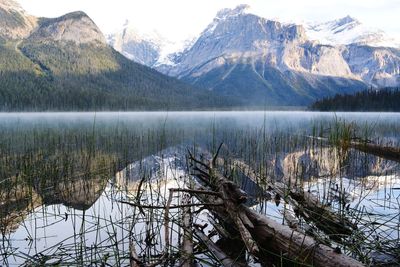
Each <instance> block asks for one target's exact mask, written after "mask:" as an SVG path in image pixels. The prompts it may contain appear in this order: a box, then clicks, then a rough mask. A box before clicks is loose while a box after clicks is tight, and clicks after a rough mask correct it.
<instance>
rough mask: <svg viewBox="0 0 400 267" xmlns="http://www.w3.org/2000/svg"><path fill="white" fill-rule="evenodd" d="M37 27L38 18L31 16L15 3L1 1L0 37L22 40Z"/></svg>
mask: <svg viewBox="0 0 400 267" xmlns="http://www.w3.org/2000/svg"><path fill="white" fill-rule="evenodd" d="M34 27H36V18H34V17H33V16H29V15H27V14H26V13H25V10H24V9H23V8H22V7H21V6H20V5H19V4H18V3H17V2H15V1H12V0H0V37H5V38H7V39H21V38H25V37H26V36H28V35H29V34H30V32H31V31H32V29H33V28H34Z"/></svg>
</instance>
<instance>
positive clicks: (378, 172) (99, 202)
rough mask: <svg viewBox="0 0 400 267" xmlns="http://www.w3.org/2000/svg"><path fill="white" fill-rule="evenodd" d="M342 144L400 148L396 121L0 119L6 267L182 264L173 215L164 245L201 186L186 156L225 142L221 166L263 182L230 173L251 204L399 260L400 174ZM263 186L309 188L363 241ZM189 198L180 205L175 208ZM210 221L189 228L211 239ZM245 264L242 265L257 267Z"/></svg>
mask: <svg viewBox="0 0 400 267" xmlns="http://www.w3.org/2000/svg"><path fill="white" fill-rule="evenodd" d="M343 136H346V137H347V138H349V140H356V141H360V140H362V142H368V143H374V144H378V145H384V146H392V147H399V146H400V145H399V142H400V113H321V112H306V111H276V112H272V111H265V112H264V111H260V112H254V111H249V112H119V113H118V112H110V113H107V112H101V113H0V230H1V232H0V235H1V241H0V265H5V266H8V265H9V266H16V265H18V266H19V265H22V264H25V265H51V264H52V265H57V264H59V265H79V266H80V265H85V266H87V265H90V266H97V265H100V266H106V265H113V266H126V265H129V264H130V263H131V262H132V261H131V260H132V253H133V252H132V251H135V253H134V254H135V255H137V257H138V258H140V261H141V262H146V263H153V264H155V265H157V264H163V265H169V266H175V265H179V258H180V254H179V247H180V245H181V242H182V241H181V237H182V231H183V230H182V225H181V224H180V219H179V218H180V216H182V211H180V210H179V209H172V210H171V211H170V216H171V218H172V219H171V221H170V242H169V243H170V244H169V246H168V247H167V248H166V236H165V234H164V231H165V225H164V215H165V214H164V212H165V209H164V208H163V207H165V205H166V203H167V199H168V192H169V189H171V188H187V187H188V184H190V183H191V181H192V180H193V177H192V175H191V172H190V171H189V169H190V163H189V162H188V159H187V156H188V150H189V151H191V152H192V153H193V154H194V155H197V156H198V157H199V158H202V157H204V158H207V157H210V156H211V155H213V154H214V153H216V151H217V149H218V147H219V145H220V144H221V143H223V146H222V149H221V151H220V154H219V156H220V157H221V159H224V162H225V163H226V162H230V160H233V159H234V160H237V161H240V162H243V164H247V165H248V166H250V167H251V168H252V169H254V170H255V172H256V173H257V177H258V178H257V180H254V179H253V180H252V179H249V178H248V177H245V176H243V175H242V176H240V175H236V174H235V175H232V179H233V180H234V181H235V182H236V183H237V184H238V185H239V186H240V187H241V188H242V189H243V190H244V191H246V192H247V193H248V194H249V195H250V196H251V201H250V202H249V203H247V205H248V206H249V207H252V208H253V209H255V210H257V211H258V212H259V213H261V214H264V215H266V216H268V217H270V218H273V219H274V220H275V221H276V222H279V223H282V224H284V225H289V224H291V223H295V224H296V225H297V226H296V227H298V229H299V230H301V231H304V232H307V231H312V232H313V235H314V236H317V237H318V238H321V240H327V243H329V244H330V245H332V246H338V247H340V248H341V249H342V251H343V252H344V253H346V254H348V255H350V256H352V257H354V258H357V259H359V260H363V261H364V263H367V264H373V263H374V260H379V259H380V258H382V259H383V260H386V261H392V262H394V263H398V260H399V259H398V258H396V257H397V256H396V253H397V252H399V251H400V245H399V239H400V231H399V226H400V215H399V208H400V204H399V199H400V190H399V188H400V179H399V168H398V167H399V166H398V163H396V162H394V161H390V160H385V159H381V158H377V157H375V156H372V155H368V154H366V153H363V152H361V151H356V150H355V149H351V148H347V149H343V147H339V145H338V144H340V143H335V140H336V141H337V140H338V139H339V138H342V137H343ZM335 144H336V147H335ZM225 165H226V164H225ZM225 165H224V168H226V166H225ZM267 180H268V181H270V180H273V181H279V182H289V183H290V184H292V183H295V184H296V186H298V185H301V188H302V189H304V190H305V191H307V192H310V193H311V194H314V195H315V196H316V197H318V198H319V199H320V201H321V202H322V203H324V204H326V205H328V204H329V207H330V208H332V210H334V211H335V212H339V213H340V214H343V216H347V217H348V218H350V220H352V221H353V223H354V224H356V225H357V226H358V230H355V231H354V233H352V234H350V235H349V236H346V237H341V238H340V240H338V239H335V238H333V237H332V236H330V235H329V233H327V232H326V231H324V230H321V229H319V228H318V227H316V226H315V222H310V221H308V220H307V219H305V218H302V217H301V216H298V215H297V214H296V215H294V214H295V210H296V209H295V208H294V207H293V206H292V203H289V202H287V201H285V199H281V200H278V201H276V195H275V198H274V193H268V194H267V193H266V192H267V185H268V183H267V182H266V181H267ZM271 194H272V199H271V198H270V197H266V196H267V195H269V196H270V195H271ZM183 200H184V194H176V195H174V197H173V198H172V202H171V203H172V204H173V205H180V204H182V201H183ZM192 201H194V203H198V200H196V199H194V198H193V200H192ZM141 206H143V207H141ZM145 207H147V208H145ZM199 207H200V205H199V206H196V207H193V209H194V213H195V210H199ZM287 213H290V214H292V215H293V216H292V217H293V218H294V217H295V219H294V222H292V221H290V220H288V215H287ZM210 216H211V215H210V213H209V212H208V211H207V210H206V209H205V210H203V211H199V213H198V214H197V215H196V217H194V218H193V223H194V224H198V225H204V226H205V227H204V231H205V232H207V233H208V232H212V231H213V226H212V223H210V220H209V217H210ZM206 223H207V225H205V224H206ZM214 231H215V230H214ZM360 233H363V235H361V234H360ZM212 240H214V242H220V241H221V240H222V238H220V237H219V236H218V235H213V236H212ZM354 242H359V246H356V245H354V246H350V245H349V244H353V243H354ZM166 251H168V255H169V257H168V258H167V259H166V258H165V257H163V255H166ZM211 254H212V253H211ZM211 254H210V253H209V252H207V251H205V250H204V249H200V248H199V249H198V251H196V253H195V261H196V262H197V263H198V264H199V265H200V266H215V265H218V260H217V259H216V258H215V257H214V256H213V255H211ZM397 255H399V254H397ZM247 256H248V255H243V258H241V259H240V260H245V261H246V264H249V265H254V266H258V265H259V264H258V263H257V262H256V261H255V260H254V259H248V258H247Z"/></svg>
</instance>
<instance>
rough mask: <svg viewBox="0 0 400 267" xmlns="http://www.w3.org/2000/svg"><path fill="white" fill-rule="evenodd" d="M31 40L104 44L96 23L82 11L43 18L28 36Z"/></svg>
mask: <svg viewBox="0 0 400 267" xmlns="http://www.w3.org/2000/svg"><path fill="white" fill-rule="evenodd" d="M29 40H31V41H40V42H46V41H47V42H55V41H64V42H72V43H74V44H76V45H80V44H95V45H103V46H104V45H106V39H105V38H104V35H103V34H102V32H101V31H100V29H99V28H98V27H97V26H96V24H95V23H94V22H93V21H92V20H91V19H90V18H89V17H88V16H87V15H86V14H85V13H84V12H80V11H78V12H73V13H69V14H66V15H64V16H61V17H59V18H52V19H47V18H43V19H40V21H39V26H38V27H37V28H36V29H35V30H34V32H33V33H32V34H31V35H30V36H29Z"/></svg>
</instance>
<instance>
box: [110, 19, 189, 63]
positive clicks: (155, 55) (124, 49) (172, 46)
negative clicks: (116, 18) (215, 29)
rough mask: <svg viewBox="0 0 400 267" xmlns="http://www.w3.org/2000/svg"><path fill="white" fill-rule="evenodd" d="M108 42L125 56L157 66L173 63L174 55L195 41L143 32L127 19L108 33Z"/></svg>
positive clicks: (153, 32)
mask: <svg viewBox="0 0 400 267" xmlns="http://www.w3.org/2000/svg"><path fill="white" fill-rule="evenodd" d="M107 42H108V44H109V45H111V46H112V47H113V48H114V49H115V50H117V51H118V52H120V53H121V54H123V55H124V56H125V57H127V58H129V59H131V60H133V61H135V62H137V63H140V64H143V65H146V66H149V67H153V68H155V67H156V66H159V65H163V64H173V63H172V62H173V57H175V56H176V54H178V53H181V52H183V51H184V50H185V49H186V48H187V47H189V46H191V45H192V42H193V41H192V40H190V39H189V40H184V41H171V40H168V39H167V38H165V37H163V36H161V35H160V34H159V33H158V32H157V31H152V32H150V33H143V32H142V31H140V30H139V29H137V28H136V27H135V25H133V24H132V23H131V22H130V21H129V20H126V22H125V23H124V25H123V26H122V28H121V29H119V30H115V31H114V32H113V33H110V34H108V35H107Z"/></svg>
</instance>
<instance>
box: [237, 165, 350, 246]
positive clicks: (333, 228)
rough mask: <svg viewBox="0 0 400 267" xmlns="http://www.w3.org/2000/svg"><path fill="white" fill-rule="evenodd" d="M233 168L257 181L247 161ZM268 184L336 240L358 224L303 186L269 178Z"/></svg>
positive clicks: (303, 215) (305, 217)
mask: <svg viewBox="0 0 400 267" xmlns="http://www.w3.org/2000/svg"><path fill="white" fill-rule="evenodd" d="M231 168H235V169H239V170H240V172H242V173H243V175H245V176H246V177H247V178H248V179H250V180H252V181H253V182H255V183H257V180H259V179H257V176H256V172H255V171H254V170H253V169H252V168H251V167H250V166H248V165H247V164H246V163H244V162H242V161H239V160H234V161H233V164H232V166H231ZM268 186H269V188H270V189H271V190H273V191H275V193H276V194H277V195H279V196H280V197H282V198H285V201H288V202H289V203H290V204H291V205H292V206H293V207H294V208H295V210H296V212H298V213H299V214H300V215H301V216H302V217H303V218H304V219H305V220H306V221H308V222H313V223H314V224H315V225H316V226H317V227H318V228H319V229H320V230H322V231H323V232H324V233H325V234H327V235H328V236H329V237H330V238H332V239H333V240H335V241H341V237H342V236H348V235H350V234H351V233H352V232H353V230H356V229H357V226H356V225H355V224H353V223H352V222H351V221H350V220H349V219H348V218H347V217H345V216H342V215H340V214H337V213H335V212H334V211H333V210H332V209H331V208H329V207H328V206H326V205H324V204H323V203H321V202H320V201H319V199H318V198H317V197H316V196H314V195H312V194H310V193H308V192H305V191H304V189H303V188H297V187H292V188H289V187H288V186H287V185H285V184H284V183H281V182H272V181H271V180H270V179H269V180H268Z"/></svg>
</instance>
